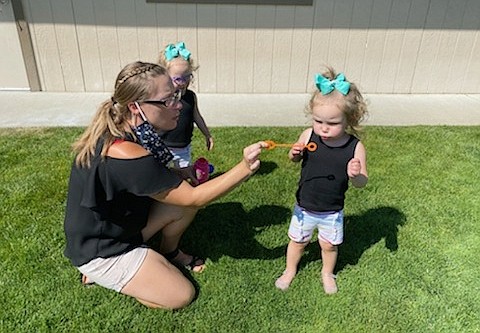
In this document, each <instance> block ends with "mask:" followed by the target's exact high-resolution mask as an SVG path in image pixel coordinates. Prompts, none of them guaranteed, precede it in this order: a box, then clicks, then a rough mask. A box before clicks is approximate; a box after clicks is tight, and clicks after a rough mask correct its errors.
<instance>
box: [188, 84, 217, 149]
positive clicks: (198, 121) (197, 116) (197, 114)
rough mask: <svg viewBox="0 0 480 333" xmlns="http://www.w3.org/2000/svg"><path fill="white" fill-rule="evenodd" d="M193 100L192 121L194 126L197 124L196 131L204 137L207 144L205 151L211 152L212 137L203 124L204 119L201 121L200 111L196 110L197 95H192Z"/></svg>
mask: <svg viewBox="0 0 480 333" xmlns="http://www.w3.org/2000/svg"><path fill="white" fill-rule="evenodd" d="M193 99H194V101H195V103H194V107H193V121H194V123H195V124H197V126H198V129H199V130H200V131H201V132H202V133H203V135H204V136H205V139H206V144H207V150H212V149H213V137H212V135H211V134H210V131H209V129H208V127H207V124H206V123H205V119H203V117H202V115H201V114H200V111H199V110H198V102H197V95H196V94H195V93H194V94H193Z"/></svg>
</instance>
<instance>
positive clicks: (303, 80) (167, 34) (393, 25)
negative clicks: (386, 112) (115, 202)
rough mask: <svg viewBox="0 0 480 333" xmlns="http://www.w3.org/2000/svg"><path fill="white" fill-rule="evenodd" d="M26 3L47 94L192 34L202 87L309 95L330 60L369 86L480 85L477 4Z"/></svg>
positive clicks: (71, 88)
mask: <svg viewBox="0 0 480 333" xmlns="http://www.w3.org/2000/svg"><path fill="white" fill-rule="evenodd" d="M21 1H22V4H23V10H24V12H25V16H26V19H27V21H28V22H29V27H30V32H31V37H32V43H33V47H34V52H35V57H36V63H37V67H38V72H39V76H40V82H41V87H42V90H44V91H52V92H53V91H67V92H76V91H79V92H83V91H88V92H97V91H98V92H103V91H105V92H107V91H111V90H112V89H113V85H114V80H115V77H116V75H117V73H118V72H119V70H120V69H121V68H122V67H123V66H124V65H126V64H127V63H129V62H132V61H135V60H143V61H153V62H154V61H156V59H157V54H158V51H159V50H160V49H161V48H163V47H164V46H165V45H166V44H167V43H170V42H176V41H179V40H182V41H185V43H186V45H187V47H188V48H189V49H190V50H191V52H192V55H193V58H194V59H195V60H196V62H197V64H198V65H200V68H199V69H198V72H197V74H196V78H195V82H194V89H195V90H196V91H197V92H199V93H305V92H309V91H310V90H311V88H312V86H313V75H314V73H316V72H318V71H320V70H322V68H323V67H322V66H323V65H325V64H329V65H332V66H334V67H335V68H336V69H337V70H338V71H344V72H345V73H346V75H347V77H348V78H349V79H350V80H352V81H354V82H356V83H358V84H359V86H360V87H361V89H362V91H363V92H365V93H480V57H479V56H478V54H479V52H480V40H479V39H480V38H479V28H480V1H478V0H314V1H313V6H274V5H227V4H223V5H220V4H174V3H172V4H154V3H146V1H145V0H42V1H38V0H21Z"/></svg>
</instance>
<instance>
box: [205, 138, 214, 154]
mask: <svg viewBox="0 0 480 333" xmlns="http://www.w3.org/2000/svg"><path fill="white" fill-rule="evenodd" d="M206 143H207V150H209V151H210V150H212V149H213V138H212V137H209V138H207V141H206Z"/></svg>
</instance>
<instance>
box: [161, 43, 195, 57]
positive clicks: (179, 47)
mask: <svg viewBox="0 0 480 333" xmlns="http://www.w3.org/2000/svg"><path fill="white" fill-rule="evenodd" d="M190 54H191V53H190V51H189V50H188V49H187V48H186V47H185V43H184V42H178V43H177V44H176V45H173V44H168V45H167V47H166V48H165V58H166V59H167V60H168V61H170V60H172V59H174V58H177V57H178V56H181V57H182V58H183V59H185V60H189V59H190Z"/></svg>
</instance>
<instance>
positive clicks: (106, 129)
mask: <svg viewBox="0 0 480 333" xmlns="http://www.w3.org/2000/svg"><path fill="white" fill-rule="evenodd" d="M161 75H167V72H166V70H165V68H163V67H162V66H159V65H157V64H152V63H146V62H141V61H136V62H133V63H130V64H128V65H127V66H125V67H124V68H123V69H122V70H121V71H120V73H119V74H118V76H117V79H116V80H115V90H114V92H113V95H112V96H111V98H109V99H108V100H106V101H104V102H102V103H101V104H100V106H99V107H98V109H97V112H96V114H95V116H94V117H93V120H92V122H91V123H90V125H89V126H88V127H87V129H86V130H85V132H84V133H83V134H82V136H81V137H80V138H79V139H78V140H77V141H76V142H75V143H74V144H73V146H72V148H73V151H74V153H76V154H77V156H76V159H75V161H76V163H77V165H79V166H81V167H90V163H91V159H92V157H93V156H94V154H95V147H96V146H97V144H98V142H99V140H100V139H103V140H104V144H103V148H102V152H101V156H103V157H104V156H106V154H107V150H108V148H109V147H110V146H111V144H112V143H113V141H114V140H115V139H117V138H125V137H126V135H127V133H130V134H132V136H133V137H135V136H134V135H133V133H132V131H131V129H130V126H129V124H128V120H129V119H131V113H130V110H129V109H128V106H127V105H128V103H130V102H133V101H137V100H142V99H147V98H148V97H149V96H151V95H152V93H153V92H154V91H155V89H156V85H155V80H154V78H156V77H158V76H161Z"/></svg>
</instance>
